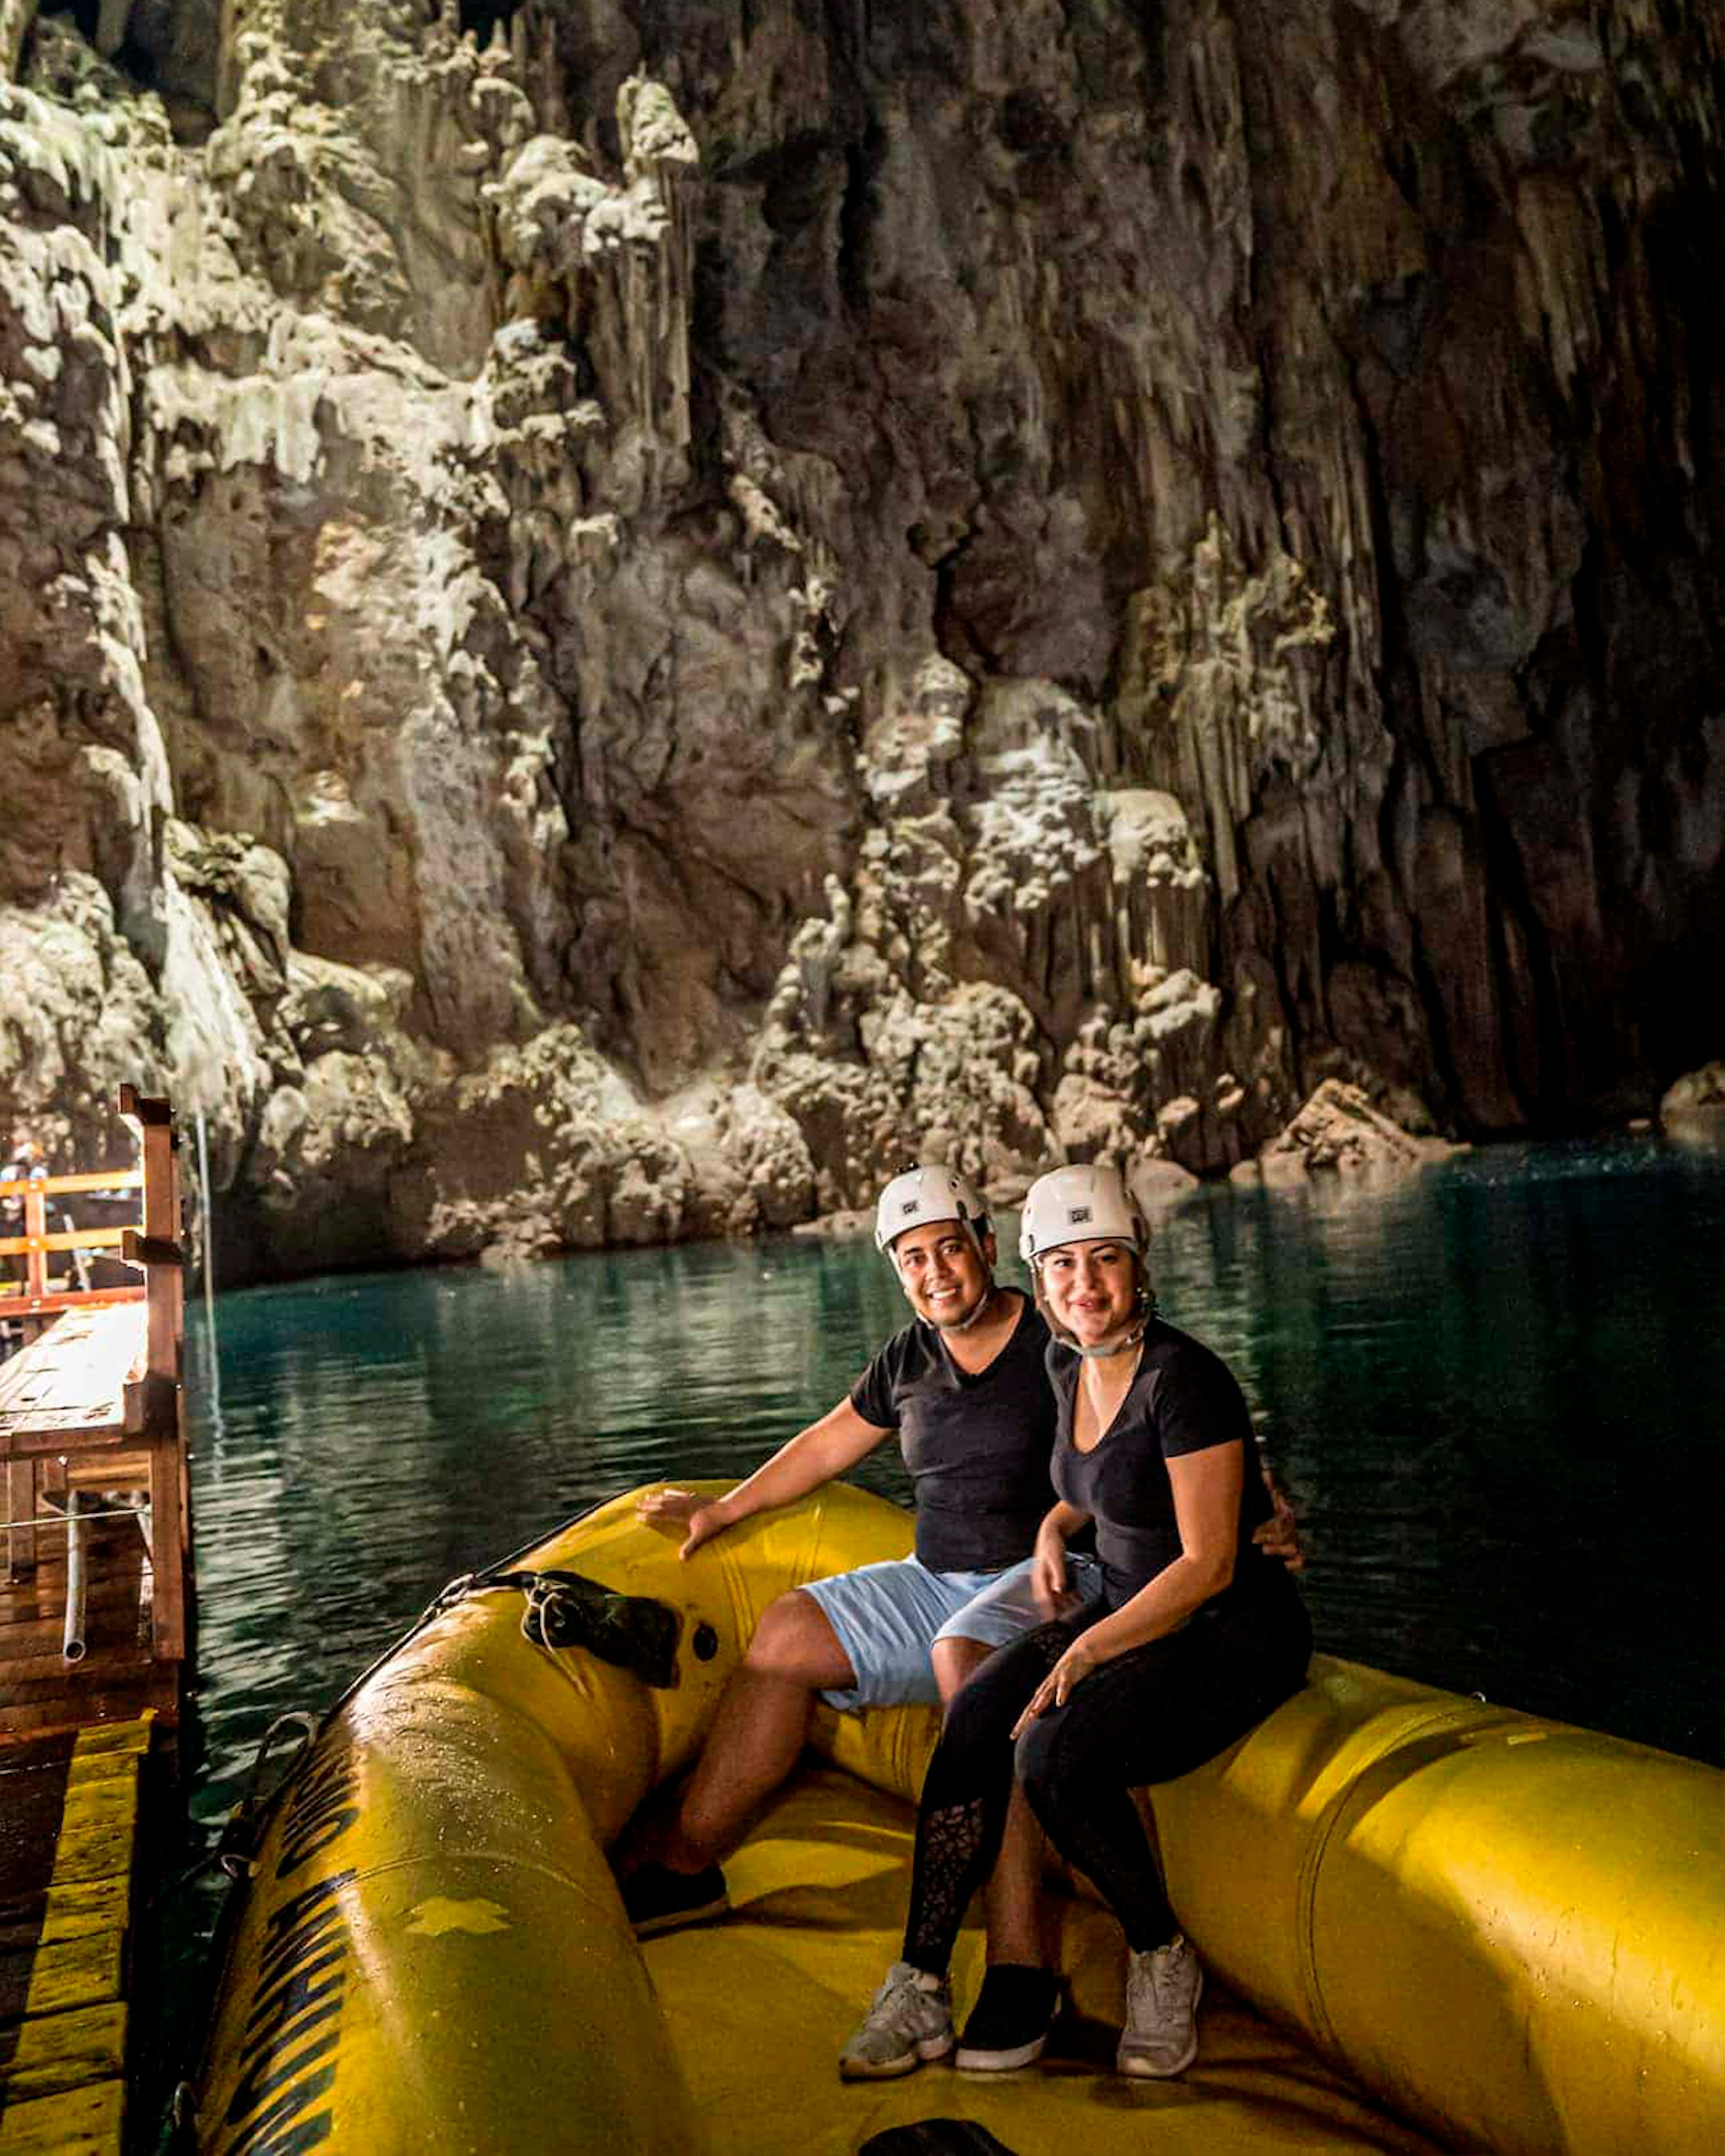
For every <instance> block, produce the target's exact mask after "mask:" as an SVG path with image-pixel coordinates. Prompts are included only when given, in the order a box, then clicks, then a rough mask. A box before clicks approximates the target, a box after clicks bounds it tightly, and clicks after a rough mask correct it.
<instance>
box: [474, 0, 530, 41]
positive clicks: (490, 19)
mask: <svg viewBox="0 0 1725 2156" xmlns="http://www.w3.org/2000/svg"><path fill="white" fill-rule="evenodd" d="M521 6H522V0H461V28H462V29H463V30H464V31H467V30H470V31H472V33H473V37H474V42H475V44H477V45H478V47H479V49H480V51H481V52H483V51H484V50H485V47H486V46H487V45H488V44H490V42H491V38H492V36H493V34H494V33H495V30H496V28H497V26H498V24H499V23H502V24H504V25H505V27H507V25H508V24H509V23H511V22H512V21H513V20H514V18H515V17H516V15H518V14H519V13H520V12H521Z"/></svg>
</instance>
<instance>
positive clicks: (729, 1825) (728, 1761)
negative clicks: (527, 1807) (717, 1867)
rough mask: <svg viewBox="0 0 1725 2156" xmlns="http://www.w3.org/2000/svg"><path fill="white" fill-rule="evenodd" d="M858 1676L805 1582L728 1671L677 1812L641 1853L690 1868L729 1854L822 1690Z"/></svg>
mask: <svg viewBox="0 0 1725 2156" xmlns="http://www.w3.org/2000/svg"><path fill="white" fill-rule="evenodd" d="M855 1682H856V1672H855V1671H854V1670H853V1669H852V1668H851V1666H850V1656H849V1655H847V1654H846V1653H845V1650H844V1649H843V1647H841V1646H840V1645H839V1639H838V1635H837V1634H836V1633H835V1632H834V1630H833V1628H832V1626H831V1625H829V1623H828V1622H827V1618H826V1613H825V1612H824V1610H823V1609H822V1608H821V1606H820V1604H819V1603H818V1602H817V1601H816V1600H815V1599H814V1597H813V1596H812V1595H809V1594H803V1592H802V1591H801V1589H798V1588H793V1589H791V1591H790V1592H789V1593H788V1594H782V1595H780V1596H779V1598H778V1600H777V1601H776V1602H774V1603H773V1604H770V1605H769V1606H768V1609H767V1610H766V1612H765V1613H764V1614H763V1615H762V1619H761V1621H760V1623H759V1624H758V1625H757V1626H756V1628H755V1636H754V1638H753V1639H752V1640H751V1641H750V1642H749V1645H748V1651H747V1654H745V1655H744V1656H743V1658H742V1661H741V1662H739V1663H738V1665H737V1667H736V1669H735V1670H733V1671H732V1673H731V1678H730V1681H729V1682H728V1683H727V1684H726V1686H725V1690H724V1694H723V1696H722V1697H721V1699H720V1701H719V1704H718V1708H717V1711H716V1712H715V1714H714V1716H713V1719H712V1723H711V1727H710V1729H709V1731H708V1733H707V1739H706V1743H705V1744H704V1745H703V1746H702V1748H701V1757H700V1758H699V1760H698V1761H697V1762H696V1768H695V1772H694V1773H693V1774H692V1775H691V1777H690V1779H689V1781H688V1783H687V1784H686V1785H685V1788H684V1790H683V1794H682V1799H681V1802H680V1804H679V1805H678V1807H677V1810H676V1812H675V1815H674V1816H673V1817H672V1818H671V1819H670V1820H669V1821H668V1822H667V1823H666V1825H665V1826H664V1827H663V1828H662V1830H660V1833H659V1834H657V1835H654V1836H652V1838H651V1842H650V1845H649V1848H648V1849H647V1850H645V1851H643V1852H642V1853H643V1854H644V1855H650V1856H652V1857H654V1858H655V1860H656V1861H658V1862H660V1864H663V1865H664V1866H665V1868H666V1869H667V1870H668V1871H690V1872H693V1871H701V1869H702V1868H703V1866H706V1865H709V1864H712V1863H715V1862H716V1861H717V1860H718V1859H719V1858H720V1857H721V1856H725V1855H726V1854H727V1852H728V1851H730V1850H731V1849H732V1847H733V1846H734V1845H735V1844H736V1843H737V1841H738V1840H740V1839H741V1838H742V1834H743V1831H744V1830H745V1829H746V1828H747V1825H748V1823H749V1821H750V1820H751V1819H752V1817H753V1816H754V1814H755V1812H756V1810H757V1808H758V1807H759V1806H760V1804H762V1802H763V1801H764V1800H765V1799H766V1798H767V1797H768V1796H769V1795H771V1794H772V1793H773V1790H774V1789H777V1788H778V1785H779V1784H780V1783H781V1782H782V1781H783V1779H785V1777H786V1775H787V1774H789V1773H790V1771H791V1769H792V1768H793V1767H794V1766H795V1765H796V1763H797V1757H798V1753H800V1752H801V1751H802V1749H803V1740H804V1738H806V1737H807V1736H808V1734H809V1716H810V1714H811V1713H812V1712H813V1711H814V1699H815V1695H816V1693H817V1692H821V1691H845V1690H847V1689H848V1688H849V1687H850V1686H852V1685H854V1684H855Z"/></svg>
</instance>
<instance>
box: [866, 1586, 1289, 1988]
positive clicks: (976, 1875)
mask: <svg viewBox="0 0 1725 2156" xmlns="http://www.w3.org/2000/svg"><path fill="white" fill-rule="evenodd" d="M1107 1614H1108V1612H1107V1611H1106V1609H1103V1608H1102V1607H1101V1605H1100V1604H1091V1605H1090V1606H1089V1607H1088V1608H1086V1609H1081V1610H1078V1611H1076V1612H1075V1613H1074V1614H1072V1615H1070V1616H1068V1617H1061V1618H1057V1619H1056V1620H1055V1622H1054V1623H1053V1624H1051V1625H1039V1626H1038V1627H1037V1629H1036V1630H1034V1632H1027V1633H1026V1634H1025V1635H1024V1637H1023V1638H1022V1639H1020V1640H1014V1642H1013V1644H1012V1645H1010V1646H1009V1647H1003V1648H1002V1649H1001V1650H1000V1651H999V1654H997V1655H991V1656H990V1658H989V1659H988V1661H986V1662H985V1663H984V1664H983V1666H982V1668H981V1669H980V1670H978V1672H977V1674H976V1675H975V1676H973V1677H972V1678H971V1679H970V1681H969V1682H968V1684H966V1685H965V1686H964V1687H963V1690H962V1691H960V1692H959V1693H958V1695H957V1697H956V1698H955V1699H954V1700H953V1702H952V1706H951V1707H949V1708H948V1709H947V1722H946V1727H945V1728H944V1729H943V1730H942V1732H941V1740H940V1743H938V1745H937V1747H936V1748H935V1753H934V1757H933V1758H932V1759H931V1760H930V1761H929V1763H928V1774H927V1779H925V1780H924V1782H923V1784H922V1804H921V1805H920V1806H919V1808H918V1809H917V1814H916V1864H915V1867H914V1869H913V1871H912V1872H911V1914H910V1918H909V1921H908V1922H906V1927H905V1959H906V1961H907V1962H909V1963H911V1965H912V1966H913V1967H915V1968H916V1969H928V1970H930V1971H935V1972H938V1971H941V1970H944V1969H945V1968H946V1967H947V1963H948V1962H950V1961H951V1959H952V1948H953V1946H954V1944H955V1943H956V1942H957V1937H958V1927H959V1925H960V1924H961V1923H962V1922H963V1920H964V1912H965V1910H966V1909H967V1908H968V1906H969V1903H970V1897H971V1896H972V1895H973V1893H975V1892H976V1890H977V1888H978V1886H981V1885H982V1883H983V1881H984V1880H985V1879H986V1878H987V1877H988V1874H989V1872H990V1871H993V1867H994V1860H995V1858H996V1857H997V1856H999V1853H1000V1838H1001V1835H1002V1834H1003V1833H1004V1830H1005V1826H1006V1811H1007V1805H1008V1804H1009V1801H1010V1799H1011V1796H1012V1784H1013V1776H1014V1770H1016V1773H1017V1776H1018V1779H1019V1781H1020V1782H1022V1783H1023V1784H1024V1794H1025V1795H1026V1796H1027V1797H1028V1798H1029V1802H1030V1807H1031V1809H1032V1810H1033V1811H1034V1813H1035V1815H1036V1816H1037V1818H1038V1819H1039V1820H1040V1821H1041V1822H1042V1825H1043V1826H1044V1827H1045V1829H1046V1830H1047V1832H1048V1838H1049V1840H1050V1841H1051V1842H1052V1843H1053V1844H1054V1845H1055V1848H1056V1849H1057V1850H1058V1851H1060V1855H1061V1856H1063V1857H1065V1859H1066V1861H1068V1862H1069V1863H1070V1864H1074V1865H1076V1866H1077V1867H1078V1869H1079V1870H1080V1871H1082V1872H1084V1873H1085V1874H1086V1876H1087V1877H1088V1878H1090V1879H1091V1881H1093V1883H1094V1884H1095V1885H1096V1886H1097V1887H1098V1888H1099V1889H1100V1891H1101V1893H1102V1895H1103V1897H1104V1898H1105V1899H1106V1901H1107V1902H1108V1903H1109V1905H1110V1907H1111V1908H1112V1909H1113V1911H1114V1912H1115V1914H1116V1915H1117V1917H1119V1918H1120V1921H1121V1923H1122V1926H1123V1927H1124V1928H1125V1932H1126V1936H1127V1944H1128V1945H1129V1946H1130V1947H1131V1948H1132V1951H1133V1952H1134V1953H1146V1952H1147V1951H1148V1950H1149V1949H1150V1948H1153V1947H1159V1946H1164V1945H1166V1944H1167V1943H1168V1941H1169V1940H1170V1939H1172V1938H1173V1936H1174V1934H1175V1933H1176V1932H1177V1931H1178V1928H1179V1927H1178V1923H1177V1922H1176V1921H1175V1918H1174V1915H1173V1911H1172V1910H1171V1909H1170V1907H1168V1896H1167V1894H1166V1892H1164V1890H1163V1883H1162V1877H1161V1874H1160V1872H1159V1871H1158V1868H1157V1863H1156V1857H1155V1853H1154V1851H1153V1850H1152V1848H1151V1846H1150V1840H1149V1837H1148V1835H1147V1834H1146V1833H1145V1831H1144V1823H1143V1821H1142V1819H1141V1818H1140V1817H1139V1815H1138V1810H1137V1806H1136V1805H1135V1804H1133V1802H1132V1798H1131V1796H1130V1794H1128V1792H1129V1791H1131V1790H1132V1789H1137V1787H1138V1786H1139V1785H1140V1784H1142V1783H1145V1782H1167V1781H1172V1780H1173V1779H1174V1777H1175V1776H1176V1775H1178V1774H1189V1772H1190V1771H1191V1769H1192V1768H1194V1767H1198V1766H1201V1765H1202V1764H1203V1763H1204V1761H1205V1760H1206V1759H1213V1758H1214V1757H1215V1755H1216V1754H1217V1753H1219V1752H1221V1751H1224V1750H1225V1749H1226V1748H1227V1747H1228V1746H1229V1745H1230V1744H1232V1743H1235V1740H1236V1739H1237V1738H1241V1737H1244V1736H1245V1733H1246V1732H1247V1731H1248V1730H1249V1729H1250V1728H1252V1727H1254V1725H1255V1724H1256V1723H1257V1722H1261V1721H1262V1720H1263V1718H1264V1717H1265V1716H1266V1714H1268V1713H1269V1712H1271V1709H1272V1708H1273V1707H1279V1706H1280V1705H1281V1702H1283V1701H1284V1700H1285V1699H1286V1698H1288V1697H1291V1694H1293V1693H1294V1692H1296V1691H1298V1690H1299V1688H1300V1686H1301V1684H1302V1683H1303V1682H1304V1681H1305V1676H1306V1664H1307V1660H1308V1658H1309V1656H1310V1654H1311V1651H1312V1634H1311V1629H1310V1626H1309V1625H1308V1624H1307V1618H1306V1609H1305V1605H1304V1604H1303V1603H1302V1602H1301V1599H1300V1596H1299V1593H1298V1591H1297V1590H1296V1589H1295V1588H1294V1587H1293V1585H1292V1584H1291V1582H1288V1581H1286V1580H1283V1581H1280V1582H1276V1583H1273V1584H1272V1589H1271V1591H1269V1592H1266V1593H1263V1594H1254V1595H1252V1596H1251V1597H1250V1599H1246V1598H1242V1599H1240V1600H1238V1601H1229V1602H1224V1603H1223V1604H1219V1605H1216V1606H1213V1607H1212V1608H1210V1609H1208V1610H1206V1611H1204V1612H1202V1613H1200V1614H1199V1616H1197V1617H1196V1618H1194V1620H1192V1622H1191V1623H1189V1624H1188V1625H1183V1626H1182V1627H1181V1629H1180V1630H1178V1631H1177V1632H1170V1633H1169V1634H1168V1635H1167V1636H1166V1637H1165V1638H1163V1639H1160V1640H1152V1641H1151V1642H1150V1644H1149V1645H1147V1646H1143V1647H1134V1648H1132V1650H1130V1651H1129V1652H1128V1653H1127V1654H1124V1655H1117V1656H1116V1657H1115V1659H1114V1660H1113V1661H1108V1662H1104V1663H1103V1664H1102V1665H1101V1667H1100V1668H1098V1669H1096V1670H1093V1671H1091V1674H1090V1675H1089V1676H1087V1677H1086V1678H1084V1679H1083V1680H1082V1681H1081V1683H1079V1684H1078V1685H1077V1686H1075V1687H1074V1689H1073V1690H1072V1691H1070V1692H1069V1693H1068V1694H1067V1696H1066V1703H1065V1706H1064V1707H1050V1709H1049V1711H1048V1712H1047V1713H1045V1714H1042V1715H1039V1716H1038V1717H1037V1718H1036V1720H1035V1721H1034V1722H1032V1723H1031V1724H1030V1726H1029V1728H1028V1729H1027V1730H1026V1731H1025V1732H1024V1735H1023V1736H1022V1737H1021V1738H1019V1740H1018V1743H1017V1744H1016V1746H1014V1743H1013V1742H1012V1726H1013V1724H1014V1722H1016V1721H1017V1720H1018V1718H1019V1715H1020V1714H1021V1713H1022V1712H1024V1707H1025V1704H1026V1702H1028V1701H1029V1697H1030V1695H1031V1694H1032V1693H1033V1692H1034V1691H1035V1689H1036V1687H1037V1686H1038V1685H1040V1683H1041V1681H1042V1680H1043V1679H1044V1677H1045V1676H1047V1675H1048V1672H1049V1671H1050V1670H1051V1669H1052V1668H1053V1667H1054V1666H1055V1663H1056V1662H1057V1661H1059V1660H1060V1656H1061V1655H1063V1654H1064V1653H1065V1650H1066V1649H1067V1648H1068V1647H1069V1646H1070V1645H1071V1643H1072V1641H1073V1640H1076V1638H1077V1637H1078V1635H1079V1634H1080V1633H1081V1632H1083V1631H1086V1630H1088V1629H1089V1627H1090V1626H1091V1625H1095V1624H1096V1623H1098V1622H1100V1620H1101V1619H1102V1618H1104V1617H1106V1615H1107Z"/></svg>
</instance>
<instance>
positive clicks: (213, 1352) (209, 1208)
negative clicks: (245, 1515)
mask: <svg viewBox="0 0 1725 2156" xmlns="http://www.w3.org/2000/svg"><path fill="white" fill-rule="evenodd" d="M198 1208H199V1210H200V1212H201V1213H202V1214H203V1316H204V1322H205V1323H206V1325H208V1327H209V1382H210V1407H211V1412H212V1414H213V1418H214V1421H215V1425H216V1434H217V1435H218V1437H219V1436H220V1435H221V1431H222V1352H221V1347H220V1345H219V1343H218V1341H217V1339H216V1208H215V1193H213V1191H212V1190H211V1188H210V1187H209V1137H208V1131H207V1129H206V1127H205V1123H204V1116H203V1109H202V1108H200V1109H199V1110H198Z"/></svg>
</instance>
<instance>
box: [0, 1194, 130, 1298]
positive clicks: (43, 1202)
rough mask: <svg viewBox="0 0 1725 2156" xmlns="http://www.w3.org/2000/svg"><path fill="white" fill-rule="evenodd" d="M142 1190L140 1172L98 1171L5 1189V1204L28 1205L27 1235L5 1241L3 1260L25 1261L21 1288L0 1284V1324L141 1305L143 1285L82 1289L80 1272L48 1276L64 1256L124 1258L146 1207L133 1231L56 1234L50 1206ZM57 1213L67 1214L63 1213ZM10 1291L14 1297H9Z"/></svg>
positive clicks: (0, 1239)
mask: <svg viewBox="0 0 1725 2156" xmlns="http://www.w3.org/2000/svg"><path fill="white" fill-rule="evenodd" d="M143 1186H144V1171H143V1169H142V1168H110V1169H105V1170H104V1169H100V1168H98V1169H95V1170H94V1171H93V1172H90V1173H84V1174H78V1175H38V1176H31V1177H29V1178H26V1179H25V1180H23V1181H18V1180H17V1179H16V1178H14V1179H13V1181H11V1182H8V1183H0V1204H6V1203H7V1202H8V1201H12V1202H13V1203H15V1202H16V1201H17V1200H18V1199H22V1200H23V1230H24V1232H23V1235H0V1258H12V1257H21V1258H22V1259H23V1260H24V1279H23V1285H22V1286H15V1285H12V1284H10V1283H7V1282H3V1281H0V1319H4V1318H8V1317H23V1318H39V1317H55V1316H57V1315H58V1314H59V1312H61V1311H63V1310H86V1309H95V1308H99V1307H100V1306H101V1305H102V1304H103V1303H108V1302H141V1301H143V1299H144V1296H145V1294H146V1289H145V1287H144V1286H143V1283H142V1282H141V1281H137V1282H132V1281H122V1282H120V1283H118V1284H116V1286H111V1287H78V1286H74V1285H71V1284H70V1283H71V1282H73V1281H75V1280H76V1278H77V1275H76V1273H75V1271H68V1272H65V1273H62V1274H58V1275H57V1274H55V1273H54V1272H52V1271H51V1270H49V1261H50V1260H51V1259H52V1258H53V1257H54V1255H56V1254H57V1253H59V1252H61V1251H66V1252H73V1251H89V1250H112V1251H114V1252H115V1253H116V1255H121V1256H122V1257H123V1255H124V1252H125V1247H126V1237H127V1236H128V1235H136V1233H137V1232H138V1228H139V1226H141V1224H142V1208H141V1207H140V1214H139V1220H138V1222H137V1223H136V1224H134V1225H132V1226H130V1227H128V1226H125V1225H121V1226H119V1227H109V1228H79V1227H72V1228H65V1229H50V1228H49V1199H58V1198H61V1197H64V1196H69V1195H75V1194H76V1193H79V1192H80V1191H83V1192H89V1191H92V1190H100V1191H101V1192H103V1193H114V1192H116V1191H121V1190H140V1191H141V1189H142V1188H143ZM57 1210H60V1211H64V1208H57ZM8 1286H9V1287H10V1292H7V1289H8Z"/></svg>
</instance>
